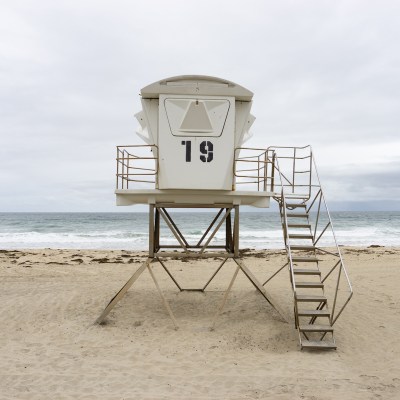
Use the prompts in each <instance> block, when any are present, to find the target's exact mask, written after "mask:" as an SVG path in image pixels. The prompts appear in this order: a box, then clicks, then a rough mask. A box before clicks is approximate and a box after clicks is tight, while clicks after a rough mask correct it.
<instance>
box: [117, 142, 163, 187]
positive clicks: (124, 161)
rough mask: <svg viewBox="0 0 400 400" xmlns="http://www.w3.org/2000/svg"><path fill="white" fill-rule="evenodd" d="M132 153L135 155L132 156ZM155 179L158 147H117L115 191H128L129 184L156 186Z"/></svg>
mask: <svg viewBox="0 0 400 400" xmlns="http://www.w3.org/2000/svg"><path fill="white" fill-rule="evenodd" d="M149 150H150V151H149ZM134 152H135V153H136V154H133V153H134ZM146 153H147V154H146ZM148 153H150V155H149V154H148ZM151 153H152V154H151ZM157 177H158V147H157V146H156V145H128V146H117V173H116V188H117V189H129V183H130V182H136V183H139V184H148V183H151V184H154V185H156V184H157Z"/></svg>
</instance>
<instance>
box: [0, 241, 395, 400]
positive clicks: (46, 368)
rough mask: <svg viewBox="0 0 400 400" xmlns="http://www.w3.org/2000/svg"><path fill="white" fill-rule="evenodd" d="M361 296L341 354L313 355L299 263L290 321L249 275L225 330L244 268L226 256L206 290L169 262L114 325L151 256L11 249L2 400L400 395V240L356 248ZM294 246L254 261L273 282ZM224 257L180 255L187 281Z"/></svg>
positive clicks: (279, 296)
mask: <svg viewBox="0 0 400 400" xmlns="http://www.w3.org/2000/svg"><path fill="white" fill-rule="evenodd" d="M343 253H344V257H345V261H346V267H347V269H348V272H349V275H350V277H351V280H352V283H353V288H354V297H353V299H352V300H351V302H350V304H349V306H348V308H347V309H346V310H345V311H344V313H343V314H342V316H341V317H340V318H339V320H338V322H337V323H336V324H335V338H336V343H337V346H338V349H337V350H336V351H325V352H310V351H304V350H303V351H300V350H299V345H298V335H297V332H296V330H295V329H294V325H293V316H292V315H291V311H292V307H293V306H292V297H291V292H290V287H289V279H288V274H287V271H283V272H282V273H281V274H279V275H278V276H277V278H276V279H274V280H273V281H271V283H270V285H268V286H267V289H268V290H269V291H270V293H271V294H272V295H273V296H274V298H275V299H276V300H277V301H279V304H280V305H281V307H282V309H283V310H284V311H285V313H286V314H287V316H288V317H289V318H290V321H289V323H286V322H284V321H283V320H282V318H281V317H280V316H279V314H277V313H276V312H275V311H274V310H273V309H272V308H271V307H270V305H269V304H268V303H267V302H266V301H265V300H264V299H263V297H262V296H261V295H260V294H259V293H258V292H256V291H255V289H254V287H253V286H252V285H251V284H250V283H249V281H248V280H247V279H246V278H245V277H244V275H243V274H242V273H241V272H240V273H239V275H238V278H237V280H236V282H235V284H234V286H233V289H232V292H231V294H230V295H229V298H228V301H227V304H226V306H225V309H224V311H223V313H222V314H221V315H220V316H219V318H218V320H217V323H216V329H215V330H214V331H211V330H210V329H209V327H210V324H211V321H212V317H213V315H214V313H215V311H216V310H217V308H218V306H219V304H220V302H221V300H222V296H223V290H225V289H226V288H227V286H228V284H229V280H230V279H231V277H232V275H233V273H234V271H235V264H234V263H233V262H232V261H229V262H227V263H226V265H225V266H224V267H223V268H222V270H221V272H220V274H218V275H217V277H216V279H215V281H213V282H212V284H211V285H210V287H209V289H208V291H207V292H205V293H199V292H179V291H178V290H177V288H176V287H175V286H174V284H173V282H172V281H171V280H170V279H169V277H168V276H167V274H166V273H165V271H164V270H163V269H162V268H161V266H160V265H159V264H153V265H154V267H153V270H154V273H155V274H156V276H157V279H158V280H159V283H160V286H161V288H162V290H163V292H164V294H165V296H166V298H167V299H168V301H169V303H170V305H171V308H172V310H173V312H174V314H175V317H176V319H177V321H178V323H179V329H178V330H175V329H174V327H173V324H172V321H171V319H170V318H169V316H168V314H167V312H166V311H165V309H164V307H163V305H162V302H161V300H160V297H159V295H158V292H157V291H156V288H155V286H154V283H153V281H152V280H151V277H150V274H149V273H148V271H145V272H144V273H143V274H142V276H141V277H140V278H139V280H138V281H137V282H136V283H135V285H134V286H133V287H132V288H131V289H130V290H129V291H128V292H127V294H126V296H125V297H124V298H123V300H122V301H121V302H120V303H118V305H117V306H116V307H115V308H114V310H113V311H112V312H111V313H110V314H109V316H108V317H107V320H106V323H105V324H104V325H94V324H93V322H94V321H95V320H96V318H97V317H98V316H99V315H100V313H101V312H102V311H103V309H104V307H105V305H106V304H107V303H108V301H109V300H110V298H111V297H112V296H113V295H114V294H115V293H116V292H117V291H118V290H119V289H120V287H121V286H122V285H123V284H124V283H125V282H126V281H127V279H128V278H129V277H130V276H131V275H132V274H133V272H134V271H135V269H137V268H138V267H139V266H140V264H141V262H143V260H145V254H144V253H133V252H128V251H86V250H85V251H83V250H49V249H47V250H25V251H6V250H2V251H1V252H0V273H1V280H0V281H1V286H0V289H1V291H0V296H1V298H0V299H1V303H0V304H1V310H2V312H1V314H0V324H1V336H0V349H1V357H0V365H1V372H0V398H1V399H32V400H34V399H100V398H101V399H310V400H311V399H314V400H319V399H353V400H355V399H363V400H366V399H400V340H399V331H400V302H399V300H400V290H399V284H400V266H399V259H400V249H395V248H387V247H377V248H348V247H347V248H343ZM284 260H285V255H284V253H283V252H282V251H263V252H261V251H253V252H251V253H250V254H248V255H247V257H245V262H246V264H247V265H248V266H249V268H250V269H251V270H252V271H253V272H254V274H255V275H256V276H258V277H259V278H260V280H263V278H266V277H267V276H268V275H270V274H271V273H272V272H273V271H274V270H276V268H277V267H279V266H280V265H283V263H284ZM217 265H218V260H213V259H211V260H203V261H200V262H192V261H187V262H181V261H171V262H169V263H168V266H170V267H171V270H173V271H174V273H176V275H177V277H178V279H179V282H180V283H181V284H182V286H183V287H185V288H196V287H201V286H202V285H204V283H205V282H206V281H207V279H208V277H209V276H210V274H211V273H212V271H213V270H214V269H215V268H216V266H217Z"/></svg>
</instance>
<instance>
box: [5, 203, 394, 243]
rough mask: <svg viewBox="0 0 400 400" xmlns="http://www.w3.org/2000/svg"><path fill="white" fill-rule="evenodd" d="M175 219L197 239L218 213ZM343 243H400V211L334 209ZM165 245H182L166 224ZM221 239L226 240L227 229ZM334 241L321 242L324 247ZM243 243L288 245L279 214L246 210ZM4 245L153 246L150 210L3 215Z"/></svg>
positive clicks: (242, 223) (242, 221) (183, 214)
mask: <svg viewBox="0 0 400 400" xmlns="http://www.w3.org/2000/svg"><path fill="white" fill-rule="evenodd" d="M171 214H172V215H174V220H175V222H176V224H177V225H178V227H179V228H180V229H181V231H182V232H183V233H184V234H185V236H186V238H187V239H188V241H189V242H191V243H196V241H198V240H199V239H200V237H201V235H202V233H203V231H204V229H205V228H207V226H208V224H209V223H210V222H211V221H212V219H213V217H214V215H215V214H213V213H211V212H196V213H186V212H176V213H172V212H171ZM331 216H332V221H333V225H334V228H335V234H336V238H337V242H338V244H339V245H346V246H369V245H381V246H400V212H353V211H351V212H350V211H349V212H332V213H331ZM161 235H162V237H163V238H164V240H163V243H166V244H174V243H177V242H176V240H175V238H174V237H172V235H168V228H167V227H166V225H165V224H164V225H162V227H161ZM215 240H216V242H215V243H222V242H223V240H224V229H222V230H221V232H220V233H218V234H217V236H216V238H215ZM324 244H326V245H329V244H330V243H328V242H326V243H323V242H321V245H324ZM240 247H241V248H253V249H281V248H283V239H282V229H281V226H280V219H279V214H278V213H277V212H276V213H273V212H241V214H240ZM0 248H1V249H22V248H24V249H37V248H58V249H61V248H62V249H115V250H146V249H147V248H148V214H147V213H138V212H126V213H125V212H124V213H121V212H119V213H0Z"/></svg>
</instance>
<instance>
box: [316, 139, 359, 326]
mask: <svg viewBox="0 0 400 400" xmlns="http://www.w3.org/2000/svg"><path fill="white" fill-rule="evenodd" d="M310 152H311V159H312V162H313V167H314V171H315V175H316V177H317V182H318V186H319V187H320V191H319V192H320V196H321V198H322V201H323V204H324V207H325V210H326V213H327V216H328V224H329V226H330V228H331V232H332V237H333V240H334V242H335V246H336V250H337V256H338V257H339V260H340V263H339V265H340V269H339V274H338V278H337V282H336V289H335V296H334V301H333V305H332V311H331V317H330V319H331V325H333V324H334V323H335V322H336V321H337V319H338V318H339V316H340V315H341V314H342V312H343V310H344V309H345V307H346V306H347V304H348V303H349V301H350V299H351V298H352V296H353V287H352V285H351V282H350V278H349V275H348V273H347V270H346V267H345V265H344V261H343V257H342V253H341V251H340V248H339V245H338V242H337V239H336V235H335V230H334V229H333V222H332V218H331V214H330V212H329V208H328V204H327V202H326V199H325V195H324V191H323V190H322V185H321V180H320V178H319V173H318V169H317V163H316V161H315V156H314V153H313V151H312V147H311V146H310ZM317 195H318V194H317ZM311 206H312V205H311ZM310 208H311V207H310ZM336 267H337V265H336V266H335V267H334V268H333V269H336ZM342 271H343V273H344V275H345V277H346V281H347V285H348V288H349V296H348V298H347V299H346V301H345V302H344V304H343V305H342V307H341V308H340V310H339V312H338V313H337V315H336V317H335V318H334V315H335V307H336V301H337V296H338V291H339V283H340V278H341V272H342ZM331 272H333V270H332V271H330V273H331Z"/></svg>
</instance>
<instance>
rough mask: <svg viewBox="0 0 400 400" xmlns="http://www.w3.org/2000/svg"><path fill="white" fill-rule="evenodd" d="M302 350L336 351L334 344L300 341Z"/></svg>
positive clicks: (320, 341) (319, 341)
mask: <svg viewBox="0 0 400 400" xmlns="http://www.w3.org/2000/svg"><path fill="white" fill-rule="evenodd" d="M301 348H302V349H315V350H317V349H324V350H336V343H335V342H328V341H325V340H324V341H322V340H302V341H301Z"/></svg>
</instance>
